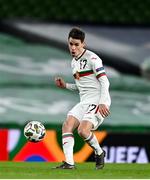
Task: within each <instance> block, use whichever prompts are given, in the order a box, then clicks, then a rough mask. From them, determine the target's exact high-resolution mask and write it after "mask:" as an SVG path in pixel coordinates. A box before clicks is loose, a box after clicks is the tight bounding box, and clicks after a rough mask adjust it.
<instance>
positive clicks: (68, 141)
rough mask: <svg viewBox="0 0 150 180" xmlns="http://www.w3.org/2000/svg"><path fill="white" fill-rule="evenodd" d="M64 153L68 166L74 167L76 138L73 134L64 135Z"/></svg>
mask: <svg viewBox="0 0 150 180" xmlns="http://www.w3.org/2000/svg"><path fill="white" fill-rule="evenodd" d="M62 144H63V151H64V155H65V158H66V160H65V161H66V162H67V163H68V164H71V165H74V159H73V147H74V136H73V134H72V133H63V134H62Z"/></svg>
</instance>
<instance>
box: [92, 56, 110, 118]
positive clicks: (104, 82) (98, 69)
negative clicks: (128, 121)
mask: <svg viewBox="0 0 150 180" xmlns="http://www.w3.org/2000/svg"><path fill="white" fill-rule="evenodd" d="M91 64H92V68H93V71H94V72H95V75H96V78H97V80H98V81H99V83H100V93H101V94H100V101H99V112H100V114H101V115H102V117H106V116H108V115H109V114H110V111H109V106H110V104H111V99H110V95H109V80H108V78H107V76H106V73H105V69H104V67H103V64H102V60H101V59H100V58H99V57H98V56H94V57H91Z"/></svg>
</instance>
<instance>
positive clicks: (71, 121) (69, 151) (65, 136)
mask: <svg viewBox="0 0 150 180" xmlns="http://www.w3.org/2000/svg"><path fill="white" fill-rule="evenodd" d="M78 126H79V121H78V120H77V119H76V118H75V117H74V116H71V115H69V116H68V117H67V119H66V121H65V122H64V124H63V127H62V145H63V152H64V155H65V162H67V163H68V164H70V165H74V160H73V147H74V136H73V131H74V130H75V129H76V128H77V127H78Z"/></svg>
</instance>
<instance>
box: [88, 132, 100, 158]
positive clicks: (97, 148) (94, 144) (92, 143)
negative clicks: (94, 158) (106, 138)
mask: <svg viewBox="0 0 150 180" xmlns="http://www.w3.org/2000/svg"><path fill="white" fill-rule="evenodd" d="M85 141H86V142H87V143H88V144H89V145H90V146H91V147H92V148H93V149H94V151H95V154H97V155H100V154H102V152H103V150H102V148H101V147H100V145H99V143H98V140H97V138H96V136H95V135H94V134H93V133H92V132H90V135H89V136H88V137H87V138H86V139H85Z"/></svg>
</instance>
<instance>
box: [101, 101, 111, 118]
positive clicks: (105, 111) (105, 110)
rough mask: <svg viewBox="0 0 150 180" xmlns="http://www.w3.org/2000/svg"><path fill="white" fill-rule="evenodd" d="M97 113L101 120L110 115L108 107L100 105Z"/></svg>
mask: <svg viewBox="0 0 150 180" xmlns="http://www.w3.org/2000/svg"><path fill="white" fill-rule="evenodd" d="M99 113H100V114H101V116H102V117H103V118H105V117H107V116H108V115H109V114H110V111H109V107H108V106H106V105H105V104H100V105H99Z"/></svg>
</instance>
